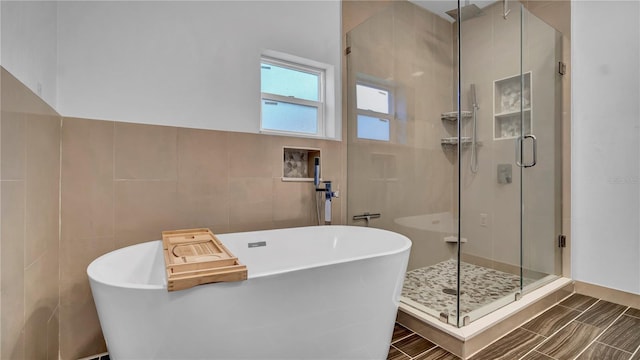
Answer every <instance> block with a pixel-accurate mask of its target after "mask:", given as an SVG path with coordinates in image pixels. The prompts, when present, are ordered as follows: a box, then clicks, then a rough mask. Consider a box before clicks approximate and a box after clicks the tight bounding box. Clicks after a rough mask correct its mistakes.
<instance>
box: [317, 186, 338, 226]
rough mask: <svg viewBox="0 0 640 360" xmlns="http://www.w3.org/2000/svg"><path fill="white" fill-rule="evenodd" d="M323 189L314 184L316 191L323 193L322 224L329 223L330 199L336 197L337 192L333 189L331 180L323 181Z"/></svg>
mask: <svg viewBox="0 0 640 360" xmlns="http://www.w3.org/2000/svg"><path fill="white" fill-rule="evenodd" d="M322 183H323V184H324V189H323V188H321V187H319V186H318V185H319V184H318V185H316V192H322V193H324V224H325V225H331V199H333V198H337V197H338V192H337V191H333V190H332V187H331V181H323V182H322Z"/></svg>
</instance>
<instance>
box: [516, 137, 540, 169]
mask: <svg viewBox="0 0 640 360" xmlns="http://www.w3.org/2000/svg"><path fill="white" fill-rule="evenodd" d="M525 139H531V140H532V146H533V160H532V161H531V163H530V164H525V163H524V162H521V160H522V146H523V143H524V140H525ZM537 163H538V139H537V138H536V136H535V135H532V134H529V135H525V136H518V137H517V138H516V165H518V166H519V167H524V168H530V167H534V166H536V164H537Z"/></svg>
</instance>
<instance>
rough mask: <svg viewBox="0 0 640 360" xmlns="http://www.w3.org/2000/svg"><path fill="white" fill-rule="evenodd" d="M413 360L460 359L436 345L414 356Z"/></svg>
mask: <svg viewBox="0 0 640 360" xmlns="http://www.w3.org/2000/svg"><path fill="white" fill-rule="evenodd" d="M413 360H460V358H459V357H457V356H455V355H453V354H452V353H450V352H448V351H447V350H445V349H443V348H441V347H437V348H435V349H433V350H429V351H427V352H426V353H424V354H422V355H420V356H416V357H414V358H413Z"/></svg>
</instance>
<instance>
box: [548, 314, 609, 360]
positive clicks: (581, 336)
mask: <svg viewBox="0 0 640 360" xmlns="http://www.w3.org/2000/svg"><path fill="white" fill-rule="evenodd" d="M601 332H602V329H600V328H599V327H596V326H593V325H588V324H583V323H580V322H577V321H572V322H571V323H569V325H567V327H565V328H563V329H562V330H560V331H558V333H557V334H555V335H553V336H552V337H551V338H549V339H548V340H547V341H546V342H544V343H543V344H542V345H540V347H539V348H537V349H536V350H537V351H539V352H541V353H543V354H545V355H547V356H550V357H552V358H556V359H559V360H565V359H573V358H574V357H575V356H577V355H578V354H579V353H580V352H581V351H582V350H583V349H584V348H585V347H586V346H587V345H589V343H591V341H593V339H595V338H596V337H598V335H599V334H600V333H601Z"/></svg>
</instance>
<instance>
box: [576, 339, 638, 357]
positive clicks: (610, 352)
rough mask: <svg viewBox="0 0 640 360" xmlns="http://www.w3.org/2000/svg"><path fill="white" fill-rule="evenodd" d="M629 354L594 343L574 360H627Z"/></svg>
mask: <svg viewBox="0 0 640 360" xmlns="http://www.w3.org/2000/svg"><path fill="white" fill-rule="evenodd" d="M630 357H631V353H628V352H626V351H622V350H618V349H614V348H612V347H611V346H608V345H605V344H602V343H599V342H594V343H593V344H591V346H589V348H587V350H586V351H585V352H583V353H582V354H581V355H580V356H578V358H577V359H576V360H592V359H606V360H629V358H630Z"/></svg>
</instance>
